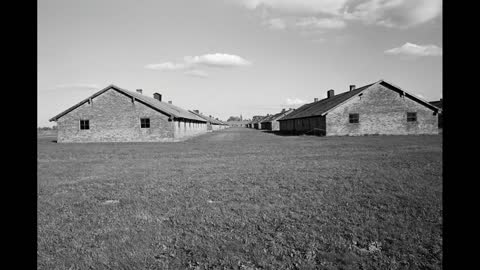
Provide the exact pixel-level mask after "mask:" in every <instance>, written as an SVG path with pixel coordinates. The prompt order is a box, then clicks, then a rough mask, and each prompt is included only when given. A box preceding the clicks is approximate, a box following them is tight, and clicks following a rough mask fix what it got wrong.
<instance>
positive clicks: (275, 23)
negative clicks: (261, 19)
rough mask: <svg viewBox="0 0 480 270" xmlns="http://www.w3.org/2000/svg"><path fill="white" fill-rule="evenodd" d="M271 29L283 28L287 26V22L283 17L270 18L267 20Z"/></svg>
mask: <svg viewBox="0 0 480 270" xmlns="http://www.w3.org/2000/svg"><path fill="white" fill-rule="evenodd" d="M266 24H267V25H268V27H269V28H270V29H276V30H282V29H285V28H287V23H286V22H285V20H283V19H281V18H274V19H270V20H268V21H267V22H266Z"/></svg>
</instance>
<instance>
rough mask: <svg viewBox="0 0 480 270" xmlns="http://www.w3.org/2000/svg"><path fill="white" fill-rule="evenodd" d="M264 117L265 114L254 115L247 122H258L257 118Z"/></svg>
mask: <svg viewBox="0 0 480 270" xmlns="http://www.w3.org/2000/svg"><path fill="white" fill-rule="evenodd" d="M263 118H265V116H263V115H255V116H253V117H252V120H251V121H250V122H249V124H254V123H258V120H261V119H263Z"/></svg>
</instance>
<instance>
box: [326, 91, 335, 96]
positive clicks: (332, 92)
mask: <svg viewBox="0 0 480 270" xmlns="http://www.w3.org/2000/svg"><path fill="white" fill-rule="evenodd" d="M334 95H335V94H334V91H333V89H330V90H328V91H327V98H331V97H333V96H334Z"/></svg>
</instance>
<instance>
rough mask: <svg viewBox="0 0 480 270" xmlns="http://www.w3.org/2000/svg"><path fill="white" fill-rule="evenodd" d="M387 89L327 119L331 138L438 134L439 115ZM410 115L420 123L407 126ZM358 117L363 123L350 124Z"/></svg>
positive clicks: (374, 90) (345, 106) (364, 95)
mask: <svg viewBox="0 0 480 270" xmlns="http://www.w3.org/2000/svg"><path fill="white" fill-rule="evenodd" d="M386 87H387V86H386V85H385V86H384V85H379V86H375V87H372V88H369V89H367V90H365V91H363V92H362V96H361V97H358V96H356V97H354V98H352V99H350V100H349V101H347V102H346V103H344V104H342V105H340V106H339V107H337V108H335V109H334V110H333V111H331V112H329V113H328V114H327V116H326V126H327V136H330V135H364V134H438V114H437V115H433V111H432V110H430V109H428V108H427V107H425V106H423V105H421V104H420V103H418V102H415V101H413V100H411V99H410V98H408V97H405V96H403V97H402V96H400V94H399V93H398V92H395V91H392V90H389V89H387V88H386ZM407 112H416V113H417V121H416V122H407ZM350 113H358V114H359V123H357V124H354V123H349V114H350Z"/></svg>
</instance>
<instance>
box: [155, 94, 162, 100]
mask: <svg viewBox="0 0 480 270" xmlns="http://www.w3.org/2000/svg"><path fill="white" fill-rule="evenodd" d="M153 98H154V99H156V100H158V101H162V95H161V94H159V93H155V94H153Z"/></svg>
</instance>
